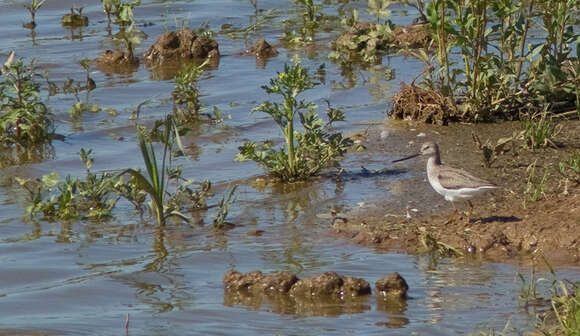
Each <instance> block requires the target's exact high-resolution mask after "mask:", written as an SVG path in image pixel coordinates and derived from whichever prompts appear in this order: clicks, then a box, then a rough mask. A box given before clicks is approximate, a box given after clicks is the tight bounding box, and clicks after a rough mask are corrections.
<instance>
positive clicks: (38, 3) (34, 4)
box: [23, 0, 46, 29]
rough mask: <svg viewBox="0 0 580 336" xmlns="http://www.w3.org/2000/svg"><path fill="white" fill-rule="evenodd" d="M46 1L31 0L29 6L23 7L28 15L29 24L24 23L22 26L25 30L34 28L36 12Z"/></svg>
mask: <svg viewBox="0 0 580 336" xmlns="http://www.w3.org/2000/svg"><path fill="white" fill-rule="evenodd" d="M45 1H46V0H41V1H39V0H32V1H31V2H30V4H26V5H23V6H24V8H26V10H28V12H29V13H30V22H28V23H25V24H24V25H23V26H24V27H25V28H30V29H34V27H36V12H38V10H39V9H40V7H42V5H44V2H45Z"/></svg>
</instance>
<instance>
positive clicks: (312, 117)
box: [236, 61, 353, 181]
mask: <svg viewBox="0 0 580 336" xmlns="http://www.w3.org/2000/svg"><path fill="white" fill-rule="evenodd" d="M314 85H315V83H314V82H313V81H312V79H311V78H310V77H309V75H308V73H307V71H306V69H304V68H303V67H302V65H301V64H300V62H299V61H295V62H294V64H292V65H288V64H286V65H285V66H284V72H281V73H278V76H277V77H276V78H273V79H271V80H270V85H269V86H268V85H264V86H263V87H262V88H263V89H264V90H265V91H266V92H267V93H268V94H277V95H280V96H281V97H282V103H281V104H279V103H275V102H274V103H273V102H270V101H266V102H264V103H262V104H261V105H258V106H256V107H255V108H254V109H253V111H257V112H263V113H266V114H268V115H270V116H271V117H272V119H273V120H274V121H275V122H276V124H277V125H278V127H280V129H281V130H282V133H283V135H284V138H285V142H286V146H285V148H282V149H280V150H276V149H275V148H274V145H273V143H272V142H271V141H266V142H263V143H260V144H258V143H256V142H246V143H244V145H242V146H241V147H239V150H240V153H239V154H238V155H237V156H236V160H238V161H245V160H252V161H255V162H257V163H258V164H259V165H260V166H262V167H264V168H266V169H267V170H268V172H269V173H270V174H271V175H273V176H275V177H277V178H279V179H281V180H282V181H293V180H300V179H306V178H308V177H309V176H312V175H314V174H316V173H317V172H318V171H320V170H321V169H323V168H325V167H328V166H329V165H330V164H332V163H333V162H335V161H336V160H337V159H338V158H339V157H340V156H342V155H344V153H345V152H346V150H347V148H348V147H349V146H351V145H352V144H353V142H352V140H351V139H350V138H344V137H343V136H342V134H341V133H330V130H329V126H330V125H331V124H332V123H333V122H335V121H342V120H344V113H342V112H341V111H340V110H336V109H332V108H330V107H329V109H328V111H327V117H328V122H327V123H324V121H323V120H322V119H321V118H320V117H319V116H318V114H317V112H316V108H317V106H316V105H315V104H314V103H312V102H306V101H304V100H301V99H298V95H299V94H300V93H302V92H304V91H306V90H308V89H311V88H313V87H314ZM296 117H299V119H300V123H301V124H302V126H303V128H304V131H303V132H301V133H300V132H297V131H296V130H295V118H296Z"/></svg>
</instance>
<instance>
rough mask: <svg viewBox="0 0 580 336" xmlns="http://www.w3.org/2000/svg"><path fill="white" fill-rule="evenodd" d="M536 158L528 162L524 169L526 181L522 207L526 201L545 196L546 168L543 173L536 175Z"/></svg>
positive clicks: (534, 200) (537, 199)
mask: <svg viewBox="0 0 580 336" xmlns="http://www.w3.org/2000/svg"><path fill="white" fill-rule="evenodd" d="M536 164H537V160H536V161H534V163H532V164H530V165H529V166H528V168H527V169H526V172H527V174H528V181H527V183H526V189H525V190H524V200H523V203H522V205H523V207H524V208H525V207H526V202H527V201H531V202H536V201H539V200H541V199H543V198H545V197H546V188H547V186H546V182H547V180H548V176H549V175H548V170H547V169H544V173H543V174H541V175H538V173H537V172H536Z"/></svg>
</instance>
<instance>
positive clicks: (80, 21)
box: [60, 6, 89, 28]
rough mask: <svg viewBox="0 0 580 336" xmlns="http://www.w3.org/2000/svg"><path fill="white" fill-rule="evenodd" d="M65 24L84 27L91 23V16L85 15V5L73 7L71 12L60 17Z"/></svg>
mask: <svg viewBox="0 0 580 336" xmlns="http://www.w3.org/2000/svg"><path fill="white" fill-rule="evenodd" d="M60 22H61V23H62V25H63V26H67V27H73V28H74V27H84V26H88V25H89V18H88V17H87V16H85V15H83V7H78V8H77V7H74V6H73V7H71V8H70V13H69V14H65V15H63V17H62V18H61V19H60Z"/></svg>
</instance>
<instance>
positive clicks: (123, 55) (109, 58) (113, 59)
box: [95, 50, 139, 74]
mask: <svg viewBox="0 0 580 336" xmlns="http://www.w3.org/2000/svg"><path fill="white" fill-rule="evenodd" d="M95 64H96V66H97V68H99V70H101V71H103V72H104V73H106V74H112V73H131V72H134V71H137V69H138V68H139V58H137V57H134V56H131V55H129V54H128V53H127V52H123V51H113V50H106V51H105V52H104V53H102V54H101V55H100V56H99V57H98V58H97V59H96V60H95Z"/></svg>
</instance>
